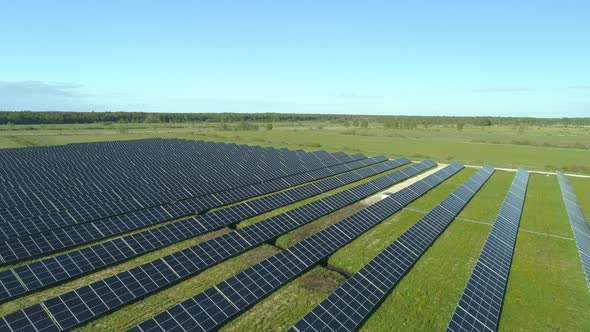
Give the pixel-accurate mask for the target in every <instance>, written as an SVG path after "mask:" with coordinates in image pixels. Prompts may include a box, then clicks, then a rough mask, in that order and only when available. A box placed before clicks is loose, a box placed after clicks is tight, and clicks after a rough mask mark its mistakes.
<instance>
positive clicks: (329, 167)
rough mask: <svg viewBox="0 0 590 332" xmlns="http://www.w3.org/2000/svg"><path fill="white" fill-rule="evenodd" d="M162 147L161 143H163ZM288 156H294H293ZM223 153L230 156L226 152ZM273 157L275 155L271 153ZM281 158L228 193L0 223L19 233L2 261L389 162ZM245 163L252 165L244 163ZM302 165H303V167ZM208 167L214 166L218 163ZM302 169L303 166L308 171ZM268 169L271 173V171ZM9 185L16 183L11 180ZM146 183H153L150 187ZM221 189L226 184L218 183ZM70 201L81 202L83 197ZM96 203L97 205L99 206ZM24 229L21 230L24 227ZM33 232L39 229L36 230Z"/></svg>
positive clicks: (0, 254) (2, 247)
mask: <svg viewBox="0 0 590 332" xmlns="http://www.w3.org/2000/svg"><path fill="white" fill-rule="evenodd" d="M156 141H158V140H156ZM173 142H176V140H173ZM173 142H169V146H168V145H166V144H164V145H163V147H161V149H164V150H168V148H169V150H172V151H175V150H176V149H178V147H177V146H176V143H173ZM178 142H182V141H178ZM172 143H173V144H172ZM133 144H135V143H133ZM211 144H214V143H211ZM157 146H158V147H159V146H160V145H157ZM166 147H168V148H166ZM181 147H184V144H182V145H181ZM153 149H154V150H155V151H150V152H149V153H148V152H147V151H148V149H147V148H146V147H144V150H141V151H142V152H144V153H145V154H150V153H154V154H156V155H158V152H159V150H157V149H155V148H153ZM210 149H212V150H213V151H216V149H214V148H210ZM123 151H124V152H125V153H127V152H128V151H127V150H125V149H124V150H123ZM191 151H193V150H191V149H188V152H187V154H190V152H191ZM197 152H198V153H201V152H202V151H200V150H198V151H197ZM254 152H255V151H251V149H246V150H245V152H244V153H240V160H243V159H245V158H250V159H256V158H257V156H256V155H244V154H248V153H254ZM118 153H120V154H122V153H123V152H120V151H119V152H118ZM179 154H180V151H179ZM283 154H285V153H283ZM287 155H289V156H290V155H291V154H287ZM317 155H319V156H322V158H324V159H319V157H318V156H317ZM328 155H329V154H328ZM117 156H118V154H117ZM173 156H175V155H174V154H173V155H171V157H173ZM201 157H202V156H199V158H195V159H197V160H200V158H201ZM222 157H224V156H223V155H222ZM226 157H227V156H226ZM162 158H163V157H162ZM227 158H229V157H227ZM267 158H268V159H270V157H267ZM294 158H295V159H297V160H299V159H300V158H304V159H308V160H309V161H308V162H302V163H300V162H299V161H296V160H295V159H294ZM262 159H264V158H262ZM275 159H276V158H275ZM275 159H272V160H271V161H272V162H276V163H277V165H279V166H280V167H276V165H273V164H272V163H271V161H269V163H268V164H266V165H264V167H262V166H260V165H257V164H256V165H252V166H251V167H252V169H256V170H261V172H252V169H251V170H250V171H246V169H245V168H244V172H242V171H239V170H238V172H234V173H235V174H236V176H235V177H232V176H228V177H227V178H226V179H223V180H221V181H224V182H226V183H228V185H227V186H229V187H231V188H230V189H228V190H226V191H221V192H215V193H212V194H206V195H202V196H197V197H192V198H186V199H185V198H182V197H185V196H186V195H188V192H189V191H188V189H187V188H186V187H183V188H180V189H179V191H178V195H179V196H178V197H177V198H175V200H174V201H172V202H169V203H167V204H164V205H160V206H152V207H148V208H145V209H141V210H136V211H133V212H129V213H125V214H119V215H113V216H110V217H106V218H102V219H99V220H95V221H92V222H85V223H75V224H73V225H70V226H67V227H61V226H59V225H58V224H53V226H51V225H50V224H52V222H51V220H50V221H47V220H46V219H43V221H42V222H32V224H27V226H26V227H25V226H23V227H25V229H27V230H26V231H23V232H22V233H18V234H16V235H14V233H15V232H16V227H15V225H23V223H22V222H19V223H10V222H5V223H1V222H0V226H1V227H0V230H2V231H3V232H4V234H6V235H5V236H4V237H9V235H7V234H9V233H10V234H13V235H11V236H10V238H9V239H5V240H4V241H1V242H0V264H6V263H13V262H17V261H21V260H25V259H30V258H33V257H36V256H40V255H44V254H49V253H51V252H55V251H57V250H63V249H67V248H70V247H73V246H78V245H81V244H84V243H88V242H92V241H97V240H100V239H103V238H105V237H110V236H114V235H118V234H122V233H125V232H129V231H133V230H137V229H140V228H143V227H148V226H152V225H155V224H158V223H161V222H164V221H167V220H170V219H174V218H180V217H184V216H187V215H191V214H195V213H199V212H203V211H206V210H209V209H211V208H216V207H220V206H223V205H227V204H231V203H235V202H238V201H241V200H244V199H248V198H251V197H254V196H258V195H262V194H267V193H270V192H274V191H278V190H282V189H285V188H288V187H291V186H294V185H298V184H301V183H305V182H309V181H313V180H318V179H321V178H325V177H327V176H331V175H334V174H338V173H340V172H343V171H347V170H350V169H351V167H350V166H349V164H351V165H352V166H353V167H355V168H356V167H360V166H361V165H363V166H366V165H370V164H374V163H377V162H381V161H384V160H385V158H384V157H382V156H380V157H377V158H374V159H366V157H364V156H362V155H355V156H353V157H350V156H346V157H342V156H340V157H339V159H338V158H335V157H332V156H330V157H325V156H324V154H323V153H316V154H313V153H311V154H308V155H303V156H302V157H299V156H295V157H294V156H291V157H290V159H286V158H282V157H281V158H278V160H275ZM246 160H247V159H246ZM354 160H358V161H354ZM135 164H136V163H134V164H132V165H129V167H130V168H131V167H132V166H133V167H134V166H135ZM197 164H198V162H197ZM242 164H245V165H247V164H246V163H244V162H243V161H242ZM289 164H293V165H298V166H293V168H292V169H289V167H291V166H286V165H289ZM301 164H303V166H301ZM206 167H208V168H211V167H213V166H206ZM301 167H303V169H302V168H301ZM236 168H237V169H239V168H240V167H239V166H236ZM262 170H264V171H262ZM161 171H162V173H164V174H173V173H177V174H184V173H186V170H184V169H164V168H161ZM267 171H268V175H266V172H267ZM152 173H153V172H152ZM234 173H232V174H234ZM261 174H265V175H262V176H263V178H264V179H269V180H262V178H261ZM197 175H199V174H197ZM269 176H270V177H269ZM201 177H202V175H200V177H199V179H200V178H201ZM184 181H193V179H190V178H186V179H184ZM197 182H198V181H197ZM7 183H11V182H10V181H8V182H7ZM211 183H213V182H211ZM230 183H231V184H230ZM235 183H237V184H243V186H241V187H240V186H237V185H235ZM247 183H250V184H247ZM207 185H208V184H207ZM120 186H123V184H120ZM146 187H149V186H147V185H146ZM117 188H118V187H117ZM204 188H205V189H202V188H201V189H199V190H200V192H206V190H207V189H206V187H204ZM216 188H221V187H219V186H216ZM70 189H71V188H70ZM203 190H205V191H203ZM29 194H30V195H32V196H35V195H37V196H38V195H40V193H39V192H37V193H35V192H32V193H29ZM2 197H4V196H2ZM7 197H10V196H7ZM181 198H182V199H181ZM70 199H71V200H73V201H75V200H76V199H77V198H70ZM56 202H57V201H55V202H54V201H49V203H51V204H56ZM91 207H92V208H93V206H91ZM60 213H62V214H63V215H68V216H72V212H71V211H69V210H64V211H60ZM74 219H75V218H74ZM74 219H73V220H74ZM39 225H45V226H43V227H46V228H50V229H49V230H44V231H41V230H40V228H39V227H40V226H39ZM62 226H63V225H62ZM43 227H41V228H43ZM19 231H21V230H20V229H19ZM32 232H35V233H34V234H31V233H32Z"/></svg>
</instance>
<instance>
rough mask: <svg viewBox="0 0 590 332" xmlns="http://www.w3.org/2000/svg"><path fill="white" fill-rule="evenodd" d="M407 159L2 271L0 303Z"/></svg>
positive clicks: (357, 178) (234, 221) (370, 174)
mask: <svg viewBox="0 0 590 332" xmlns="http://www.w3.org/2000/svg"><path fill="white" fill-rule="evenodd" d="M357 163H358V167H363V164H362V163H361V162H355V163H351V164H349V165H348V167H355V166H357ZM408 163H410V161H409V160H408V159H406V158H399V159H396V160H392V161H388V162H385V163H381V164H377V165H373V166H369V167H366V168H363V169H357V170H353V171H351V172H348V173H345V174H341V175H337V176H334V177H331V178H328V179H324V180H320V181H316V182H312V183H309V184H306V185H302V186H299V187H295V188H291V189H288V190H285V191H282V192H279V193H275V194H271V195H268V196H264V197H260V198H257V199H253V200H250V201H247V202H243V203H240V204H236V205H232V206H230V207H227V208H224V209H221V210H217V211H214V212H209V213H205V214H202V215H199V216H196V217H193V218H190V219H186V220H183V221H178V222H174V223H171V224H168V225H165V226H161V227H158V228H153V229H149V230H146V231H143V232H139V233H135V234H132V235H128V236H125V237H122V238H117V239H115V240H112V241H107V242H102V243H99V244H96V245H94V246H90V247H86V248H84V249H81V250H76V251H72V252H69V253H66V254H62V255H59V256H56V257H50V258H47V259H44V260H41V261H38V262H34V263H31V264H28V265H24V266H19V267H17V268H14V269H11V270H5V271H2V272H0V301H6V300H9V299H12V298H15V297H18V296H23V295H26V294H27V293H30V292H32V291H37V290H39V289H42V288H45V287H48V286H51V285H55V284H58V283H62V282H65V281H67V280H70V279H72V278H75V277H78V276H81V275H83V274H86V273H90V272H94V271H97V270H99V269H101V268H104V267H106V266H109V265H111V264H115V263H120V262H122V261H124V260H127V259H130V258H133V257H137V256H139V255H143V254H145V253H148V252H150V251H153V250H157V249H160V248H163V247H165V246H167V245H170V244H173V243H176V242H179V241H182V240H186V239H189V238H192V237H194V236H197V235H199V234H203V233H206V232H209V231H213V230H216V229H219V228H222V227H224V226H227V225H230V224H235V223H238V222H240V221H242V220H244V219H248V218H251V217H254V216H256V215H260V214H263V213H265V212H269V211H271V210H274V209H276V208H279V207H282V206H285V205H289V204H292V203H294V202H297V201H300V200H303V199H306V198H309V197H313V196H315V195H318V194H321V193H324V192H327V191H330V190H333V189H336V188H338V187H341V186H345V185H348V184H351V183H353V182H356V181H358V180H361V179H365V178H368V177H371V176H374V175H376V174H379V173H382V172H385V171H389V170H392V169H394V168H396V167H399V166H401V165H406V164H408Z"/></svg>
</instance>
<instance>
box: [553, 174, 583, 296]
mask: <svg viewBox="0 0 590 332" xmlns="http://www.w3.org/2000/svg"><path fill="white" fill-rule="evenodd" d="M557 178H558V180H559V186H560V188H561V194H562V195H563V202H564V203H565V208H566V210H567V214H568V216H569V218H570V224H571V226H572V231H573V232H574V238H575V239H576V245H577V247H578V254H579V255H580V259H581V261H582V268H583V270H584V274H585V275H586V283H587V284H588V290H590V225H589V224H588V220H587V219H586V216H585V215H584V211H582V206H581V205H580V202H579V201H578V197H576V193H575V192H574V188H572V185H571V184H570V181H569V180H568V179H567V177H566V176H565V175H564V174H563V173H562V172H559V171H558V172H557Z"/></svg>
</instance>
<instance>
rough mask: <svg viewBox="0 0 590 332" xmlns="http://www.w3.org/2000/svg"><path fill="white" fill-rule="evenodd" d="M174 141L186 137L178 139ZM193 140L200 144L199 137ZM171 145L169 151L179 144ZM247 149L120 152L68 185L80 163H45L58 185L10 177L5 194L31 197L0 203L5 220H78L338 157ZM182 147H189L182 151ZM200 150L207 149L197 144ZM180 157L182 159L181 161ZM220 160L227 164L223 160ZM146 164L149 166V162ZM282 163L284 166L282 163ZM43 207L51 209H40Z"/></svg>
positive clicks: (304, 168) (89, 160)
mask: <svg viewBox="0 0 590 332" xmlns="http://www.w3.org/2000/svg"><path fill="white" fill-rule="evenodd" d="M171 141H172V142H182V141H178V140H171ZM165 142H168V141H165ZM183 144H184V145H183V146H185V145H186V143H183ZM190 144H193V145H194V144H198V143H190ZM215 144H216V143H207V145H206V148H207V149H212V147H215V146H216V145H215ZM160 145H162V144H160ZM172 146H174V144H171V143H170V142H168V144H167V145H166V147H168V148H169V147H172ZM168 148H167V149H165V151H170V150H172V151H174V150H176V149H168ZM243 150H244V151H243V152H242V151H240V155H238V156H234V157H233V158H229V157H228V158H223V157H224V154H221V157H220V156H215V155H213V154H211V153H209V154H208V155H206V156H202V155H201V154H199V158H198V160H197V161H194V159H193V160H190V159H188V160H187V158H188V157H194V155H191V154H190V153H186V151H179V153H164V154H161V155H160V156H159V157H162V158H164V160H159V159H156V160H153V159H152V158H149V159H148V160H146V156H142V157H138V156H134V157H137V160H135V159H133V160H131V159H129V156H126V155H125V158H123V160H120V159H121V157H120V156H119V155H116V157H117V160H115V161H116V163H113V162H112V160H110V159H107V163H106V164H105V165H103V166H105V169H99V170H95V173H97V174H100V175H101V176H102V177H101V178H99V179H94V178H93V177H92V174H93V173H90V174H89V173H88V172H84V173H83V174H80V175H79V176H77V177H75V179H74V180H76V181H75V182H74V185H72V186H69V187H65V188H64V187H63V183H64V182H66V183H67V182H68V179H69V178H72V173H74V174H75V173H76V169H75V168H74V169H73V168H72V165H70V161H68V164H66V165H64V166H63V167H62V168H63V170H61V169H60V166H59V165H55V163H54V164H51V167H47V168H46V169H44V171H46V172H49V173H52V174H53V173H58V174H61V175H62V177H61V178H59V179H57V181H56V182H55V183H51V184H52V186H51V187H49V188H47V189H45V190H42V191H30V190H27V188H26V186H27V181H24V180H22V179H21V181H18V182H15V183H14V184H13V186H4V187H2V184H4V183H0V190H2V191H3V193H4V194H5V195H2V197H3V198H4V197H10V198H9V199H10V201H11V202H12V203H15V202H14V201H15V199H17V200H18V199H19V198H23V199H25V200H26V201H25V202H24V204H10V205H6V204H3V206H0V221H2V220H4V221H5V222H11V221H21V220H28V219H33V220H32V221H37V222H38V221H42V220H43V219H57V220H59V219H60V218H59V216H62V215H63V217H62V218H64V220H65V221H66V222H68V221H69V222H70V223H73V222H75V221H77V222H84V221H90V220H94V219H98V218H102V217H106V216H110V215H113V214H120V213H124V212H128V211H132V210H137V209H142V208H146V207H149V206H154V205H160V204H163V203H166V202H170V201H171V200H178V199H181V198H183V197H180V196H179V195H183V196H186V195H189V194H190V195H189V196H187V197H192V196H198V195H203V194H207V193H212V192H215V191H220V190H221V189H228V188H229V187H228V186H230V185H235V186H239V185H245V184H246V183H247V181H248V179H249V178H250V177H253V178H255V179H257V180H258V181H260V180H269V179H271V178H272V177H280V176H284V175H285V172H284V171H285V170H286V171H287V173H292V172H295V173H297V172H302V171H307V170H310V169H312V168H313V167H325V166H330V165H332V164H333V163H334V162H335V160H336V159H335V158H332V159H330V160H321V159H319V158H317V156H316V155H314V154H306V155H303V158H300V157H297V158H294V157H291V158H285V157H283V156H281V155H278V156H272V157H276V158H274V159H275V160H274V161H276V163H269V162H266V163H264V164H262V165H258V164H259V163H260V162H261V160H263V159H264V158H261V157H262V156H259V155H256V157H257V158H250V159H244V156H245V155H246V154H245V153H246V152H247V151H250V150H252V149H251V148H249V147H245V148H243ZM115 152H117V151H115ZM126 152H127V151H126ZM145 152H147V153H146V155H147V156H148V157H151V156H152V154H153V153H155V152H157V151H154V147H150V148H149V151H145ZM181 152H183V153H182V154H181ZM189 152H190V149H189ZM194 152H195V153H197V152H202V151H200V150H197V151H194ZM260 152H261V153H266V155H268V152H267V151H265V150H261V151H260ZM108 153H109V155H107V156H110V155H112V154H113V151H109V152H108ZM281 153H282V152H281ZM156 154H157V153H156ZM166 157H167V158H166ZM204 157H205V158H204ZM238 157H239V158H238ZM342 158H343V159H344V160H343V162H346V160H347V159H350V158H351V157H342ZM96 159H98V161H101V160H102V159H105V156H104V154H102V155H97V156H93V157H92V158H88V157H86V159H84V161H85V162H86V163H89V164H91V165H93V166H95V165H94V163H95V162H97V160H96ZM166 159H174V162H175V163H176V164H173V165H171V164H170V162H167V161H166ZM179 159H181V160H182V161H180V162H179ZM73 160H76V159H73ZM34 161H35V163H33V162H32V163H31V164H32V165H35V164H36V163H37V162H41V161H40V160H37V159H34ZM270 161H273V160H270ZM232 162H233V164H232ZM179 163H180V164H179ZM219 163H221V164H220V165H217V164H219ZM146 165H149V166H148V167H147V168H146ZM277 165H278V167H276V166H277ZM31 167H34V166H31ZM257 167H263V170H264V171H266V172H264V173H261V174H262V175H256V174H253V173H252V172H251V170H252V169H256V168H257ZM142 168H146V169H144V170H143V172H142V173H137V172H138V170H142ZM21 171H22V172H23V173H25V174H27V172H31V170H28V169H26V170H21ZM60 171H61V172H60ZM85 171H87V169H85ZM130 173H133V174H130ZM221 173H223V174H221ZM105 174H107V175H108V178H107V179H104V176H105ZM134 174H137V175H138V176H139V177H140V178H139V179H137V178H134V177H133V176H134ZM260 176H261V177H262V179H261V178H260ZM228 178H229V179H233V181H231V182H228V181H227V180H228ZM100 180H103V181H100ZM104 180H108V181H104ZM28 181H29V182H31V181H32V182H36V181H38V179H37V178H36V177H30V179H29V180H28ZM43 208H45V209H46V211H41V210H39V209H43ZM65 211H68V212H69V214H72V216H73V217H75V220H71V219H72V218H73V217H72V216H70V215H69V214H67V213H65ZM17 234H18V233H17Z"/></svg>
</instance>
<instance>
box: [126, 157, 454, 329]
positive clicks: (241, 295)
mask: <svg viewBox="0 0 590 332" xmlns="http://www.w3.org/2000/svg"><path fill="white" fill-rule="evenodd" d="M462 168H463V166H462V165H460V164H457V163H453V164H451V165H449V166H447V167H445V168H444V169H442V170H439V171H438V172H436V173H435V174H433V175H429V176H428V177H429V178H431V179H432V178H435V179H437V180H436V181H435V182H434V185H437V184H438V183H440V182H442V181H444V180H445V179H447V178H448V177H450V176H452V175H453V174H455V173H456V172H458V171H459V170H460V169H462ZM407 170H408V171H409V169H407ZM424 183H425V180H421V181H418V182H417V183H415V184H412V185H410V186H408V187H406V188H404V189H402V190H401V191H399V192H397V193H394V194H392V195H391V196H389V197H388V198H386V199H383V200H381V201H379V202H377V203H375V204H373V205H371V206H369V207H367V208H365V209H363V210H361V211H359V212H357V213H355V214H354V215H352V216H350V217H348V218H345V219H343V220H341V221H339V222H337V223H336V224H334V225H332V226H330V227H328V228H326V229H324V230H322V231H321V232H319V233H317V234H315V235H313V236H311V237H309V238H307V239H305V240H303V241H301V242H299V243H298V244H296V245H294V246H292V247H290V248H288V249H286V250H283V251H281V252H280V253H278V254H276V255H274V256H271V257H270V258H268V259H266V260H264V261H262V262H261V263H258V264H256V265H254V266H252V267H251V268H249V269H247V270H245V271H243V272H241V273H239V274H237V275H235V276H233V277H231V278H229V279H226V280H224V281H223V282H221V283H219V284H217V285H216V286H214V287H212V288H209V289H207V290H206V291H204V292H202V293H200V294H198V295H196V296H195V297H193V298H191V299H188V300H187V301H185V302H182V303H181V304H179V305H176V306H174V307H172V308H171V309H169V310H167V311H165V312H163V313H161V314H159V315H157V316H155V317H154V318H152V319H149V320H147V321H145V322H143V323H141V324H140V325H138V326H136V327H134V328H133V329H131V331H167V330H179V331H182V330H187V329H195V330H207V331H208V330H214V329H216V328H218V327H219V326H220V325H221V324H223V323H224V322H226V321H227V320H229V319H230V318H232V317H233V316H235V315H237V314H238V313H239V312H241V311H243V310H245V309H246V308H248V307H250V306H252V305H253V304H254V303H256V302H258V301H259V300H260V299H262V298H263V297H265V296H267V295H268V294H270V293H271V292H272V291H274V290H276V289H277V288H279V287H281V286H282V285H284V284H285V283H286V282H288V281H290V280H292V279H293V278H295V277H296V276H298V275H300V274H301V273H303V272H304V271H305V270H307V269H309V268H310V267H312V266H313V265H315V264H317V263H318V262H319V261H320V260H322V259H324V258H325V257H327V256H328V255H330V254H331V253H334V252H335V251H336V250H338V249H339V248H341V247H342V246H344V245H346V244H347V243H348V242H350V241H352V240H353V239H354V238H356V237H358V236H359V235H361V234H362V233H364V232H366V231H367V230H369V229H370V228H371V227H373V226H375V225H377V224H378V223H379V222H381V221H382V220H383V219H384V218H386V217H388V216H390V215H391V214H393V213H395V212H396V211H399V210H400V209H401V208H402V207H403V206H405V205H407V204H409V203H410V202H411V201H413V200H414V199H415V198H413V196H409V195H403V194H400V193H402V192H405V193H408V192H416V193H418V195H423V194H424V193H425V192H426V191H428V190H430V189H431V188H432V186H430V185H426V186H424ZM382 210H387V211H389V214H387V215H382V216H377V215H378V214H379V213H380V212H378V211H382ZM373 211H377V212H373Z"/></svg>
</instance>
